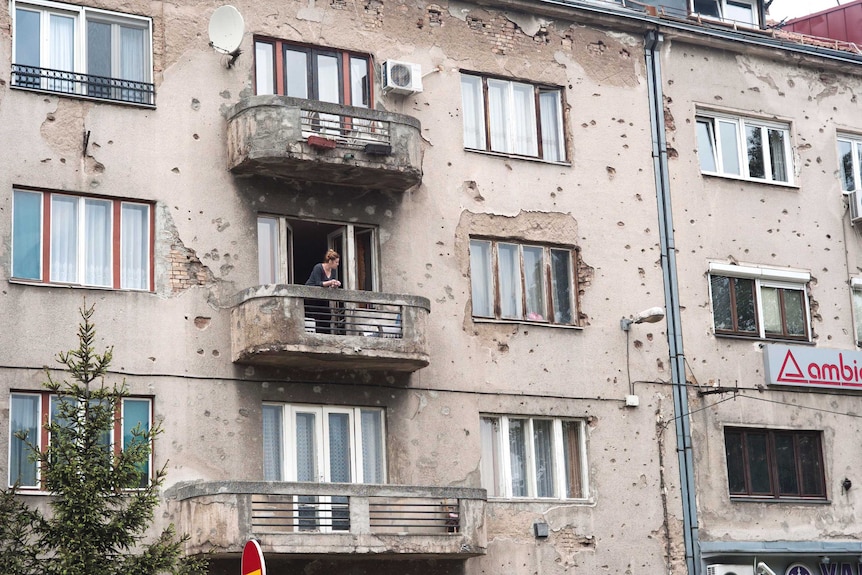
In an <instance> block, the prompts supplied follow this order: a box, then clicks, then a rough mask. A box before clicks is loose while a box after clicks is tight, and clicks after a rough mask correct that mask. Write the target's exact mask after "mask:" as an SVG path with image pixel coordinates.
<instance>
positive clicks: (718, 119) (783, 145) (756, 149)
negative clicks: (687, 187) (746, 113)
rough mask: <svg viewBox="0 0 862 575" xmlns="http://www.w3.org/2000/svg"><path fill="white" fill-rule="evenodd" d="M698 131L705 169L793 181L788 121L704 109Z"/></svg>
mask: <svg viewBox="0 0 862 575" xmlns="http://www.w3.org/2000/svg"><path fill="white" fill-rule="evenodd" d="M695 131H696V136H697V149H698V157H699V159H700V171H701V172H702V173H704V174H710V175H720V176H730V177H738V178H744V179H749V180H757V181H765V182H774V183H785V184H792V183H793V165H792V161H791V158H792V152H791V147H790V127H789V126H788V125H787V124H780V123H771V122H765V121H761V120H753V119H750V118H739V117H733V116H727V115H720V114H710V113H706V112H701V113H699V114H698V116H697V119H696V122H695Z"/></svg>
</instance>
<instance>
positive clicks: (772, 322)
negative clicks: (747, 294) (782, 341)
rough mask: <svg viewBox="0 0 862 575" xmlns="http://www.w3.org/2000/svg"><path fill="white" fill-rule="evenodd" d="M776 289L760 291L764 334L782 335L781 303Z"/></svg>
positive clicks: (767, 288) (766, 288)
mask: <svg viewBox="0 0 862 575" xmlns="http://www.w3.org/2000/svg"><path fill="white" fill-rule="evenodd" d="M778 291H779V290H778V289H777V288H769V287H765V288H762V289H761V290H760V298H761V300H762V305H763V329H764V330H766V333H773V334H782V333H784V330H783V329H782V327H781V301H780V299H779V297H780V296H779V293H778Z"/></svg>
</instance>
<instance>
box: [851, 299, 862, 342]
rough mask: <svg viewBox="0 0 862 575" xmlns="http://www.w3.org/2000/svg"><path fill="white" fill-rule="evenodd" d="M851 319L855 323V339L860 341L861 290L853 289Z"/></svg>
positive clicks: (861, 334)
mask: <svg viewBox="0 0 862 575" xmlns="http://www.w3.org/2000/svg"><path fill="white" fill-rule="evenodd" d="M853 321H854V322H855V323H856V341H857V342H860V341H862V290H860V289H854V290H853Z"/></svg>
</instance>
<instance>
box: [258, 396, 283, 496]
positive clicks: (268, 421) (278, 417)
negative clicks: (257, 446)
mask: <svg viewBox="0 0 862 575" xmlns="http://www.w3.org/2000/svg"><path fill="white" fill-rule="evenodd" d="M282 413H283V408H282V406H280V405H264V406H263V479H264V481H281V480H282V475H281V470H282V447H281V436H282V431H283V427H282Z"/></svg>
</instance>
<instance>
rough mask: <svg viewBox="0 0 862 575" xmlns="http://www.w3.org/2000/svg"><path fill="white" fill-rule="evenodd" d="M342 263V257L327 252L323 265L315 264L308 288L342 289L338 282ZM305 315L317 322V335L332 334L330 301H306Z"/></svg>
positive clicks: (336, 253)
mask: <svg viewBox="0 0 862 575" xmlns="http://www.w3.org/2000/svg"><path fill="white" fill-rule="evenodd" d="M339 263H341V256H339V255H338V252H336V251H335V250H327V252H326V255H325V256H324V257H323V263H319V264H315V265H314V269H312V270H311V275H310V276H308V281H306V282H305V285H307V286H317V287H327V288H338V287H341V282H340V281H338V273H337V272H338V264H339ZM305 315H306V316H307V317H309V318H312V319H313V320H314V321H315V331H316V332H317V333H331V330H330V321H331V319H332V317H331V315H332V314H331V311H330V307H329V301H328V300H324V299H308V300H305Z"/></svg>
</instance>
